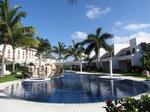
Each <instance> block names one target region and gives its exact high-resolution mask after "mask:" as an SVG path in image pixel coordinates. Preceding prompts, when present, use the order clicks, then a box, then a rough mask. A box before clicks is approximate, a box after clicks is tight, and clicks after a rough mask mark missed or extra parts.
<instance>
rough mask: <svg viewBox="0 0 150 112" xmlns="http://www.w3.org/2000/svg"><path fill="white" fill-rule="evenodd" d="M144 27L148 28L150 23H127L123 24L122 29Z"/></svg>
mask: <svg viewBox="0 0 150 112" xmlns="http://www.w3.org/2000/svg"><path fill="white" fill-rule="evenodd" d="M145 28H150V24H146V23H137V24H135V23H133V24H128V25H126V26H124V29H126V30H130V31H137V30H142V29H145Z"/></svg>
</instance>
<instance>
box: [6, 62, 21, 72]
mask: <svg viewBox="0 0 150 112" xmlns="http://www.w3.org/2000/svg"><path fill="white" fill-rule="evenodd" d="M12 66H13V65H12V64H8V65H6V70H9V71H13V70H12ZM15 68H16V71H22V69H23V65H20V64H19V63H16V64H15Z"/></svg>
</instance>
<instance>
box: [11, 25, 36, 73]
mask: <svg viewBox="0 0 150 112" xmlns="http://www.w3.org/2000/svg"><path fill="white" fill-rule="evenodd" d="M34 34H35V29H34V28H33V27H31V26H28V27H24V26H23V25H21V24H20V23H19V22H18V23H17V24H15V25H14V27H13V29H12V38H11V40H10V42H9V43H10V44H11V45H12V49H13V60H12V65H13V72H15V50H16V48H17V47H24V45H22V44H21V41H22V39H25V38H27V37H28V38H32V36H33V35H34Z"/></svg>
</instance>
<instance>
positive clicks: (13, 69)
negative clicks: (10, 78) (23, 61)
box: [12, 47, 16, 72]
mask: <svg viewBox="0 0 150 112" xmlns="http://www.w3.org/2000/svg"><path fill="white" fill-rule="evenodd" d="M15 50H16V48H15V47H13V59H12V65H13V68H12V71H13V72H15Z"/></svg>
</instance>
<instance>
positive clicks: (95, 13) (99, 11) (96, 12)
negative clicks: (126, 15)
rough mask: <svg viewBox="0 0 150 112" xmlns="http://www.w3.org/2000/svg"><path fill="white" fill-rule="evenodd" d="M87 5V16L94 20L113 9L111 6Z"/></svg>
mask: <svg viewBox="0 0 150 112" xmlns="http://www.w3.org/2000/svg"><path fill="white" fill-rule="evenodd" d="M86 7H87V8H88V11H87V12H86V16H87V17H88V18H90V19H93V20H94V19H96V18H98V17H100V16H101V15H104V14H106V13H108V12H110V11H111V8H110V7H106V8H100V7H97V6H94V5H87V6H86Z"/></svg>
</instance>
